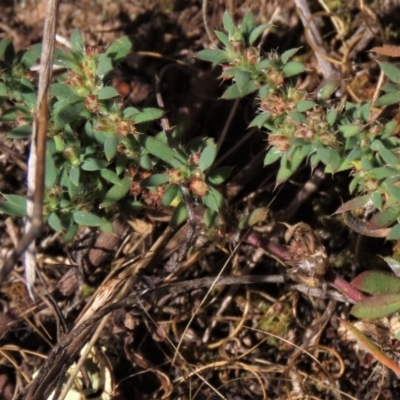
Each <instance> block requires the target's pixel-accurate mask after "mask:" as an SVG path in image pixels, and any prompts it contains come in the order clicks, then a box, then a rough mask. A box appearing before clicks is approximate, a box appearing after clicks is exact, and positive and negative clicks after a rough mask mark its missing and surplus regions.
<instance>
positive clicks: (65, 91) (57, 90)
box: [50, 83, 75, 98]
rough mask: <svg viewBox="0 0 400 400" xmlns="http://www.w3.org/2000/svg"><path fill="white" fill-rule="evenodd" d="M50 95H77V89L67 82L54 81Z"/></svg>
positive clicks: (65, 96) (62, 96) (60, 96)
mask: <svg viewBox="0 0 400 400" xmlns="http://www.w3.org/2000/svg"><path fill="white" fill-rule="evenodd" d="M50 95H51V96H56V97H58V98H67V97H69V96H73V95H75V91H74V89H73V88H72V86H71V85H67V84H66V83H53V84H52V85H51V86H50Z"/></svg>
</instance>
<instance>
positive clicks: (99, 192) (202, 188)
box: [0, 31, 231, 241]
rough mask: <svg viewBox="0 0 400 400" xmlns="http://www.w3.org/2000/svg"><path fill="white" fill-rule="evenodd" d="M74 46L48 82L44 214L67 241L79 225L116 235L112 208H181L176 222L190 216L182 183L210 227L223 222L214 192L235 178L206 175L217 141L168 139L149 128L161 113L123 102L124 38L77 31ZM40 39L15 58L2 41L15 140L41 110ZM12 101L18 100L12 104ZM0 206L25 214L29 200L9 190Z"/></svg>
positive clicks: (2, 87)
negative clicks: (100, 43)
mask: <svg viewBox="0 0 400 400" xmlns="http://www.w3.org/2000/svg"><path fill="white" fill-rule="evenodd" d="M71 45H72V50H71V51H69V52H67V53H65V52H61V51H59V50H57V51H56V52H55V57H54V63H55V65H58V66H60V67H62V68H63V69H62V71H63V72H62V73H61V74H59V75H58V76H57V78H56V79H55V82H54V83H53V84H52V85H51V87H50V115H49V127H48V139H47V144H46V146H47V147H46V177H45V186H46V191H45V199H44V216H45V218H46V221H47V223H48V224H49V225H50V226H51V227H52V228H53V229H54V230H56V231H58V232H60V233H63V234H64V236H65V239H66V240H67V241H69V240H71V239H72V238H73V237H74V235H75V233H76V232H77V229H78V226H79V225H83V226H91V227H99V228H100V229H102V230H103V231H111V230H112V225H111V218H110V215H111V212H110V211H112V212H115V210H119V211H120V212H125V213H131V212H132V211H136V210H141V209H145V208H153V209H154V208H160V207H169V206H173V207H175V211H174V213H173V216H172V220H171V222H172V223H173V224H178V223H180V222H182V221H183V220H184V219H185V218H186V217H187V208H186V204H185V202H184V201H183V194H182V185H185V186H187V187H188V190H189V193H190V194H191V197H192V200H201V201H203V202H204V204H205V206H206V214H205V221H206V224H207V225H208V226H211V225H213V224H215V223H216V221H217V220H218V218H217V215H218V210H219V208H220V207H222V206H223V204H224V199H223V197H222V195H221V194H220V193H219V192H218V190H217V189H216V188H215V186H216V185H219V184H221V183H222V182H223V181H224V180H225V179H226V178H227V176H228V175H229V173H230V170H231V169H230V168H224V167H223V168H218V169H216V170H214V171H212V172H211V173H210V174H208V175H207V176H206V170H207V169H208V168H209V167H210V166H211V165H212V163H213V161H214V159H215V157H216V145H215V143H214V142H213V140H212V139H207V138H197V139H194V140H192V141H191V142H190V143H188V144H186V145H185V146H182V147H176V148H174V147H172V146H170V145H169V144H168V140H167V137H166V135H165V134H164V133H163V132H161V133H160V134H158V135H156V136H149V135H146V134H145V132H146V130H147V128H148V125H149V123H150V122H151V121H157V120H159V119H160V118H161V117H162V115H163V113H162V111H161V110H159V109H157V108H144V109H142V110H139V109H137V108H134V107H125V106H124V102H123V98H122V97H121V96H120V95H119V93H118V91H117V90H116V89H115V88H114V87H112V86H111V73H112V70H113V68H114V67H115V65H116V64H118V63H119V62H120V61H121V60H122V59H123V58H124V57H125V56H126V55H127V54H128V53H129V51H130V49H131V46H132V44H131V42H130V40H129V39H128V38H127V37H123V38H121V39H119V40H117V41H116V42H114V43H113V44H112V45H110V46H109V47H108V48H107V49H102V48H100V47H93V46H87V47H85V46H84V44H83V40H82V37H81V35H80V33H79V32H78V31H74V32H73V34H72V37H71ZM40 52H41V46H40V45H37V46H36V45H35V46H33V47H31V48H30V49H29V50H27V51H25V52H23V53H22V54H18V55H17V54H15V51H14V47H13V44H12V43H11V42H10V40H8V39H4V40H2V41H1V42H0V71H1V74H0V106H3V107H4V106H5V105H6V104H4V103H5V102H6V101H7V107H4V108H5V109H6V110H5V112H4V113H3V115H2V118H1V119H2V120H3V121H5V122H8V123H13V124H15V128H14V129H13V130H12V131H11V132H10V133H9V134H8V138H10V139H26V138H28V137H29V136H30V135H31V131H32V121H33V115H34V110H35V107H36V97H37V96H36V88H35V83H34V82H35V76H34V73H33V72H32V71H31V69H30V68H31V67H32V66H33V65H34V64H35V63H36V61H37V60H38V58H39V57H40ZM10 105H11V106H10ZM3 196H4V199H5V201H3V202H2V203H0V211H2V212H4V213H6V214H9V215H14V216H24V215H25V213H26V199H25V198H24V197H22V196H17V195H14V194H3Z"/></svg>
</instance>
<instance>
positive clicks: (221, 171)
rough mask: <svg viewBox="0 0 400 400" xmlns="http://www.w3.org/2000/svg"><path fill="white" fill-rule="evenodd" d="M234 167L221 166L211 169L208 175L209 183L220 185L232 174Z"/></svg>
mask: <svg viewBox="0 0 400 400" xmlns="http://www.w3.org/2000/svg"><path fill="white" fill-rule="evenodd" d="M232 171H233V167H220V168H216V169H214V170H213V171H211V172H210V173H209V174H208V175H207V183H210V184H211V185H220V184H221V183H223V182H225V180H226V179H227V178H228V177H229V176H230V174H231V172H232Z"/></svg>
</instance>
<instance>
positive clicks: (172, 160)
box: [138, 135, 183, 168]
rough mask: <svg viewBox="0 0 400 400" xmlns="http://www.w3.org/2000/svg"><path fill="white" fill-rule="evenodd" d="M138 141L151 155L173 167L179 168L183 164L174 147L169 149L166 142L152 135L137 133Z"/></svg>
mask: <svg viewBox="0 0 400 400" xmlns="http://www.w3.org/2000/svg"><path fill="white" fill-rule="evenodd" d="M138 142H139V143H140V144H141V145H142V146H143V147H144V148H145V149H146V150H147V151H148V152H149V153H150V154H152V155H153V156H156V157H158V158H159V159H160V160H162V161H164V162H166V163H167V164H169V165H171V166H172V167H174V168H179V167H181V166H182V165H183V162H182V161H181V160H180V158H179V156H178V155H177V153H176V152H175V150H174V149H171V148H170V147H169V146H168V145H167V144H165V143H163V142H161V141H160V140H157V139H156V138H154V137H152V136H147V135H139V136H138Z"/></svg>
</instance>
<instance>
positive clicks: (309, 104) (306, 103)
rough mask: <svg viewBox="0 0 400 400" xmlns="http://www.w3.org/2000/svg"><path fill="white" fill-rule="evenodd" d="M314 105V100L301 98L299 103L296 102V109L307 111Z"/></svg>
mask: <svg viewBox="0 0 400 400" xmlns="http://www.w3.org/2000/svg"><path fill="white" fill-rule="evenodd" d="M315 106H316V104H315V102H314V101H311V100H303V101H300V103H298V104H297V106H296V110H297V111H299V112H304V111H308V110H310V109H311V108H314V107H315Z"/></svg>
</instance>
